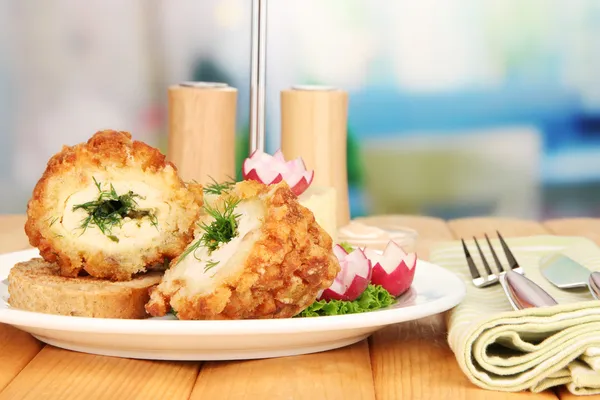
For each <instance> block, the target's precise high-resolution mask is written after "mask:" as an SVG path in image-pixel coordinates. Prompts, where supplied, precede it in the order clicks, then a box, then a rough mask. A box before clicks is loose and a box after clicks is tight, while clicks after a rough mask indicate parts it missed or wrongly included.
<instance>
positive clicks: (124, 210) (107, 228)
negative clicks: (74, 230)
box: [73, 178, 158, 242]
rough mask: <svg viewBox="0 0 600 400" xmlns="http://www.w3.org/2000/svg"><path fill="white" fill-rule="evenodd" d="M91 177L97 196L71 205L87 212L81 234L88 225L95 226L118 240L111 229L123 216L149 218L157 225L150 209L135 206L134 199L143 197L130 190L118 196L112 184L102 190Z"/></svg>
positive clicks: (112, 238)
mask: <svg viewBox="0 0 600 400" xmlns="http://www.w3.org/2000/svg"><path fill="white" fill-rule="evenodd" d="M92 179H93V180H94V184H95V185H96V188H98V192H99V194H98V198H97V199H96V200H93V201H88V202H87V203H83V204H77V205H75V206H73V211H77V210H84V211H85V212H86V213H87V214H88V215H87V217H85V218H84V219H83V221H82V223H81V227H80V228H81V229H83V232H82V233H81V234H82V235H83V233H85V231H86V229H87V228H88V227H89V226H97V227H98V229H100V231H101V232H102V233H103V234H104V235H106V236H107V237H108V238H109V239H110V240H112V241H113V242H119V238H117V237H116V236H114V235H113V234H112V229H113V228H114V227H115V226H117V225H118V226H121V223H122V221H123V219H125V218H131V219H138V220H139V219H142V218H149V219H150V223H151V224H152V225H153V226H154V227H157V225H158V219H157V218H156V215H155V214H154V213H153V212H152V211H151V210H145V209H139V208H137V207H138V203H137V201H136V200H135V199H136V198H140V199H143V197H142V196H140V195H138V194H135V193H133V192H132V191H131V190H130V191H129V192H127V193H126V194H122V195H120V196H119V195H118V194H117V192H116V190H115V188H114V186H113V185H112V184H110V190H103V189H102V185H101V184H100V182H98V181H97V180H96V178H92Z"/></svg>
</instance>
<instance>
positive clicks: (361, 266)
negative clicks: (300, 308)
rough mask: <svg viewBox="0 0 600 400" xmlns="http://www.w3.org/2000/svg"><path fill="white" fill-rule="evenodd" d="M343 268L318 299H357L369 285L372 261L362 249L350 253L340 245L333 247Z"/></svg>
mask: <svg viewBox="0 0 600 400" xmlns="http://www.w3.org/2000/svg"><path fill="white" fill-rule="evenodd" d="M333 253H334V254H335V256H336V257H337V259H338V261H339V263H340V267H341V270H340V272H339V273H338V274H337V276H336V277H335V279H334V281H333V283H332V284H331V286H330V287H329V288H327V289H325V290H323V292H322V293H321V294H320V295H319V297H318V300H327V301H329V300H343V301H353V300H356V299H357V298H358V297H359V296H360V295H361V294H362V293H363V292H364V291H365V289H366V288H367V286H369V281H370V280H371V272H372V269H371V262H370V261H369V259H368V258H367V256H366V255H365V253H364V252H363V251H362V250H361V249H356V250H354V251H353V252H351V253H350V254H348V253H347V252H346V250H344V248H343V247H342V246H340V245H336V246H334V248H333Z"/></svg>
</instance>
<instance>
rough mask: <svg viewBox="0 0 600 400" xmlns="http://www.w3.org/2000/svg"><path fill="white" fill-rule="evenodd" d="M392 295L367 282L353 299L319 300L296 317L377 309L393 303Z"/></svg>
mask: <svg viewBox="0 0 600 400" xmlns="http://www.w3.org/2000/svg"><path fill="white" fill-rule="evenodd" d="M395 301H396V300H395V298H394V296H392V295H391V294H390V293H389V292H388V291H387V290H385V289H384V288H383V287H381V286H379V285H372V284H369V286H367V288H366V289H365V291H364V292H363V293H362V294H361V295H360V296H359V297H358V298H357V299H356V300H354V301H341V300H331V301H326V300H320V301H315V302H314V303H312V304H311V305H310V306H308V307H307V308H305V309H304V310H303V311H302V312H301V313H299V314H297V315H296V317H320V316H326V315H343V314H356V313H361V312H367V311H374V310H379V309H381V308H384V307H387V306H389V305H392V304H394V302H395Z"/></svg>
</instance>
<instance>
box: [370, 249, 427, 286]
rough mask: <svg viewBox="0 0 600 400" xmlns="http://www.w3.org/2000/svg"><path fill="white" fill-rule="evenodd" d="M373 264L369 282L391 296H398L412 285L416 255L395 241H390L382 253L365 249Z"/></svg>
mask: <svg viewBox="0 0 600 400" xmlns="http://www.w3.org/2000/svg"><path fill="white" fill-rule="evenodd" d="M366 254H367V257H369V259H370V260H371V264H372V265H373V273H372V276H371V283H372V284H374V285H380V286H381V287H383V288H384V289H385V290H387V291H388V292H389V293H390V294H391V295H392V296H394V297H398V296H400V295H401V294H403V293H404V292H406V291H407V290H408V289H409V288H410V286H411V285H412V282H413V279H414V276H415V269H416V265H417V255H416V254H415V253H406V252H405V251H404V250H403V249H402V248H401V247H400V246H399V245H398V244H397V243H396V242H394V241H390V242H389V243H388V244H387V246H386V248H385V250H384V251H383V254H378V253H376V252H374V251H372V250H370V249H369V250H366Z"/></svg>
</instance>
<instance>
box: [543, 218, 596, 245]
mask: <svg viewBox="0 0 600 400" xmlns="http://www.w3.org/2000/svg"><path fill="white" fill-rule="evenodd" d="M544 227H545V228H546V229H548V230H549V231H550V232H552V233H554V234H556V235H563V236H585V237H587V238H588V239H591V240H593V241H594V242H596V243H597V244H599V245H600V218H568V219H567V218H565V219H554V220H549V221H546V222H544Z"/></svg>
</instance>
